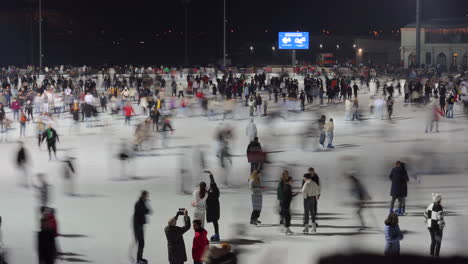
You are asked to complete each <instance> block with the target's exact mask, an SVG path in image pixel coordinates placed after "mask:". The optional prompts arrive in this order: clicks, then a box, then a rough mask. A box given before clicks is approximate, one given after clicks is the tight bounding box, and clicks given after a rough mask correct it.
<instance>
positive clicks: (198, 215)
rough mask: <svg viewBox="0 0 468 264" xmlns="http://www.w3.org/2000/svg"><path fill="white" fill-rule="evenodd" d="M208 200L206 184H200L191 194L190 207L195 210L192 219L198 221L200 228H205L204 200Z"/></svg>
mask: <svg viewBox="0 0 468 264" xmlns="http://www.w3.org/2000/svg"><path fill="white" fill-rule="evenodd" d="M207 198H208V191H207V190H206V183H205V182H200V185H198V188H197V189H196V190H195V191H194V192H193V202H192V206H193V207H194V208H195V210H194V211H193V219H194V220H200V221H201V223H202V227H204V226H205V214H206V199H207Z"/></svg>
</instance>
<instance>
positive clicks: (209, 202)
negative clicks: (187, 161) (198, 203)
mask: <svg viewBox="0 0 468 264" xmlns="http://www.w3.org/2000/svg"><path fill="white" fill-rule="evenodd" d="M208 173H209V174H210V189H209V190H208V198H207V199H206V222H208V223H213V227H214V235H213V236H211V238H210V241H212V242H217V241H219V240H220V238H219V225H218V221H219V216H220V208H219V195H220V192H219V188H218V185H217V184H216V182H215V180H214V177H213V174H212V173H211V172H208Z"/></svg>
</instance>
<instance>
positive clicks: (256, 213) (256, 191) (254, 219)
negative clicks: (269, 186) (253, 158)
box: [249, 170, 284, 225]
mask: <svg viewBox="0 0 468 264" xmlns="http://www.w3.org/2000/svg"><path fill="white" fill-rule="evenodd" d="M249 189H250V191H251V192H252V214H251V215H250V224H251V225H258V224H261V223H262V222H260V221H259V220H258V218H259V217H260V213H261V212H262V205H263V186H262V183H261V180H260V172H259V171H258V170H254V171H253V172H252V175H251V176H250V179H249ZM283 193H284V190H283Z"/></svg>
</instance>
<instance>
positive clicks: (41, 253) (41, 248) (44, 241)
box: [37, 229, 57, 263]
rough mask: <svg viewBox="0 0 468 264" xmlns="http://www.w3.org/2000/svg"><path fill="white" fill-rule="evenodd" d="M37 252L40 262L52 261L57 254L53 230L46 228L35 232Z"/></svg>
mask: <svg viewBox="0 0 468 264" xmlns="http://www.w3.org/2000/svg"><path fill="white" fill-rule="evenodd" d="M37 252H38V257H39V260H40V261H43V262H41V263H54V260H55V258H56V256H57V248H56V245H55V234H54V231H53V230H50V229H46V230H42V231H39V232H38V234H37Z"/></svg>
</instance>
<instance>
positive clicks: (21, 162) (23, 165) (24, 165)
mask: <svg viewBox="0 0 468 264" xmlns="http://www.w3.org/2000/svg"><path fill="white" fill-rule="evenodd" d="M28 161H29V157H28V155H27V153H26V149H25V148H24V143H23V142H21V141H20V142H19V149H18V154H16V165H17V166H18V169H19V170H20V171H21V172H22V174H23V175H22V176H21V177H22V178H23V180H22V184H21V185H22V186H24V187H26V188H29V173H28Z"/></svg>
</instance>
